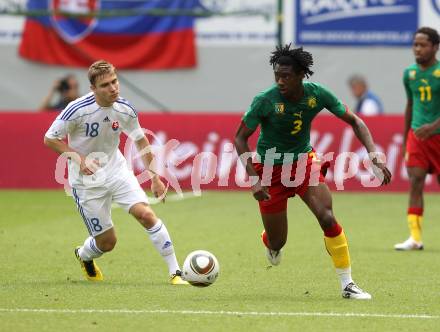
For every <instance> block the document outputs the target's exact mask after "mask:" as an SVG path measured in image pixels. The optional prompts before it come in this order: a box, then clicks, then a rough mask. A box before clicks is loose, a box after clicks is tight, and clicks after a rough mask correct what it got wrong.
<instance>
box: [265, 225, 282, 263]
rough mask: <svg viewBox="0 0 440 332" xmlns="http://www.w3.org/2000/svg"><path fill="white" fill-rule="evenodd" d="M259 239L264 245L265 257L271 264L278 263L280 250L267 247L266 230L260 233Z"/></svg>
mask: <svg viewBox="0 0 440 332" xmlns="http://www.w3.org/2000/svg"><path fill="white" fill-rule="evenodd" d="M261 240H262V241H263V244H264V246H265V247H266V257H267V259H268V260H269V263H270V264H271V265H274V266H276V265H279V264H280V262H281V250H272V249H270V248H269V241H268V240H267V235H266V231H265V230H263V232H262V233H261Z"/></svg>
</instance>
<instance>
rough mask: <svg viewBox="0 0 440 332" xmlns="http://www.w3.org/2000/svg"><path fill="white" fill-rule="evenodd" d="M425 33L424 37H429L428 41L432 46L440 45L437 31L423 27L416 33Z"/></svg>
mask: <svg viewBox="0 0 440 332" xmlns="http://www.w3.org/2000/svg"><path fill="white" fill-rule="evenodd" d="M417 33H423V34H424V35H427V36H428V40H429V41H430V42H431V43H432V45H438V44H439V43H440V36H439V34H438V32H437V30H435V29H432V28H428V27H421V28H419V29H417V31H416V33H415V34H417Z"/></svg>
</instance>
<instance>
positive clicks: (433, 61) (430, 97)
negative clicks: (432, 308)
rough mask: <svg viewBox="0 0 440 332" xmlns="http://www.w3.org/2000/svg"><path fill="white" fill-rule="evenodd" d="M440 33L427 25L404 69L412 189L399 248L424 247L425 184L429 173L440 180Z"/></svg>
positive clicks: (407, 158) (407, 156)
mask: <svg viewBox="0 0 440 332" xmlns="http://www.w3.org/2000/svg"><path fill="white" fill-rule="evenodd" d="M439 40H440V38H439V33H438V32H437V31H436V30H434V29H432V28H428V27H423V28H420V29H418V30H417V31H416V33H415V34H414V40H413V52H414V56H415V59H416V63H415V64H413V65H411V66H409V67H408V68H406V69H405V71H404V74H403V84H404V86H405V91H406V97H407V103H406V108H405V131H404V133H403V135H404V136H403V137H404V145H403V146H404V147H405V148H406V153H405V162H406V168H407V171H408V176H409V182H410V191H409V202H408V211H407V221H408V226H409V230H410V237H409V238H408V239H407V240H406V241H404V242H402V243H398V244H396V245H395V246H394V248H395V249H396V250H421V249H423V242H422V234H421V233H422V218H423V187H424V184H425V178H426V175H427V174H428V173H433V174H436V175H437V179H438V180H439V181H440V177H439V176H440V62H439V61H438V60H437V58H436V53H437V51H438V48H439Z"/></svg>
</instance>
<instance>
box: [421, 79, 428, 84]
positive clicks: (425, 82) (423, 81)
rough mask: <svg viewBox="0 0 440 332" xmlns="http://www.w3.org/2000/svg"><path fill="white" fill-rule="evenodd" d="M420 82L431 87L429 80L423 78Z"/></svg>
mask: <svg viewBox="0 0 440 332" xmlns="http://www.w3.org/2000/svg"><path fill="white" fill-rule="evenodd" d="M420 81H421V82H422V83H424V84H426V85H429V82H428V80H425V79H424V78H421V79H420Z"/></svg>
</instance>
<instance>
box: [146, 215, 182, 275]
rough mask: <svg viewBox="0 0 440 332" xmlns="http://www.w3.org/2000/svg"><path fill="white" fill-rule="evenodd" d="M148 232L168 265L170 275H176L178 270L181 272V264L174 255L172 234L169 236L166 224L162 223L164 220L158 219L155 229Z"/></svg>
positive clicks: (152, 228)
mask: <svg viewBox="0 0 440 332" xmlns="http://www.w3.org/2000/svg"><path fill="white" fill-rule="evenodd" d="M146 231H147V233H148V235H149V236H150V239H151V242H153V245H154V247H155V248H156V250H157V251H158V252H159V254H160V255H161V256H162V257H163V259H164V260H165V263H167V265H168V271H169V273H170V275H171V274H175V273H176V271H177V270H180V267H179V263H177V259H176V254H175V253H174V246H173V243H172V242H171V238H170V234H168V230H167V228H166V227H165V224H164V223H163V222H162V220H160V219H157V223H156V224H155V225H154V226H153V227H151V228H149V229H146Z"/></svg>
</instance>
